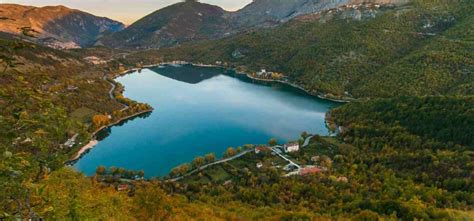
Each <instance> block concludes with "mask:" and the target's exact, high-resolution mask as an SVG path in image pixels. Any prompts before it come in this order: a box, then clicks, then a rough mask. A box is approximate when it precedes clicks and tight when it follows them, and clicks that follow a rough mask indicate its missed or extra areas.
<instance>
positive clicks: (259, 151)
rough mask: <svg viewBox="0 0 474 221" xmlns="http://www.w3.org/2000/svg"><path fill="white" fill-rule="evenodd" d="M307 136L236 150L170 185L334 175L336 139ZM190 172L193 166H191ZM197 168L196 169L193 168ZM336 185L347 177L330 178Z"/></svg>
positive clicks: (185, 174)
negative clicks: (251, 176) (248, 177)
mask: <svg viewBox="0 0 474 221" xmlns="http://www.w3.org/2000/svg"><path fill="white" fill-rule="evenodd" d="M303 135H305V136H304V137H302V138H301V139H299V141H296V142H288V143H286V144H283V145H279V144H277V143H276V140H274V139H272V140H270V141H269V143H268V144H267V145H257V146H248V145H247V146H246V147H242V149H241V148H237V150H238V151H237V152H236V153H235V155H234V156H228V158H223V159H222V160H219V161H215V162H213V163H211V164H210V165H202V166H199V167H197V168H194V169H193V170H191V171H188V172H186V173H182V174H180V175H178V177H174V178H172V179H168V180H166V181H168V182H180V183H185V184H192V183H208V182H213V183H223V184H230V183H232V182H233V180H235V179H236V178H237V177H240V176H242V174H248V173H251V174H254V175H255V176H267V175H268V174H269V173H270V174H279V175H278V176H280V177H282V178H290V177H295V176H297V177H304V176H312V175H316V176H318V175H322V176H324V175H327V174H331V170H332V168H333V159H331V157H329V156H330V155H332V154H333V148H336V145H337V141H336V139H335V138H333V137H320V136H317V135H315V136H312V135H307V134H303ZM190 167H191V168H192V167H193V166H190ZM194 167H195V166H194ZM331 178H332V179H333V180H335V181H336V182H344V183H346V182H348V178H347V177H345V176H331Z"/></svg>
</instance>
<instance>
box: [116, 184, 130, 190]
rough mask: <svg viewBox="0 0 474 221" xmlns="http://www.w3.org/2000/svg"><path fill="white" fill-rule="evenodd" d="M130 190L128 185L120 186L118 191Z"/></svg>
mask: <svg viewBox="0 0 474 221" xmlns="http://www.w3.org/2000/svg"><path fill="white" fill-rule="evenodd" d="M128 188H129V186H128V184H119V185H118V186H117V191H126V190H128Z"/></svg>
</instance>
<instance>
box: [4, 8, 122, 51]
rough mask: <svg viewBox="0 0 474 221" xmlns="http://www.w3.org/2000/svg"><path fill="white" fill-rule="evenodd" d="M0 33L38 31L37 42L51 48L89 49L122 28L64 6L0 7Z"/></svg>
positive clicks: (106, 19) (114, 22)
mask: <svg viewBox="0 0 474 221" xmlns="http://www.w3.org/2000/svg"><path fill="white" fill-rule="evenodd" d="M0 17H2V18H3V19H0V31H3V32H8V33H14V34H18V33H19V29H18V28H19V27H31V28H33V29H34V30H35V31H38V32H39V34H38V41H39V42H40V43H43V44H45V45H48V46H51V47H55V48H75V47H88V46H92V45H93V44H94V43H95V42H96V40H97V39H98V38H100V37H101V36H103V35H104V34H107V33H113V32H117V31H121V30H123V29H124V28H125V25H124V24H122V23H120V22H117V21H114V20H111V19H108V18H103V17H97V16H94V15H91V14H89V13H86V12H82V11H79V10H75V9H70V8H67V7H64V6H47V7H41V8H39V7H33V6H23V5H16V4H0Z"/></svg>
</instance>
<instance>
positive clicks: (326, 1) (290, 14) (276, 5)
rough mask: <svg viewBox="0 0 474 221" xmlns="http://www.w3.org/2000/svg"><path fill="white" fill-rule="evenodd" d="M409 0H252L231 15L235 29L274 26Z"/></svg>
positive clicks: (402, 2)
mask: <svg viewBox="0 0 474 221" xmlns="http://www.w3.org/2000/svg"><path fill="white" fill-rule="evenodd" d="M408 1H409V0H254V1H253V2H252V3H250V4H249V5H247V6H245V7H244V8H243V9H241V10H239V11H237V12H236V13H234V14H233V15H232V20H233V22H234V24H235V25H237V27H247V28H248V27H253V26H266V25H274V24H278V23H281V22H286V21H289V20H290V19H293V18H295V17H297V16H300V15H306V14H311V13H317V12H321V11H324V10H328V9H331V8H337V7H339V6H342V5H347V4H362V3H377V4H404V3H407V2H408Z"/></svg>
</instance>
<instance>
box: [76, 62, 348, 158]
mask: <svg viewBox="0 0 474 221" xmlns="http://www.w3.org/2000/svg"><path fill="white" fill-rule="evenodd" d="M163 65H193V66H196V67H211V68H225V69H228V68H226V67H224V66H222V65H211V64H201V63H192V62H162V63H158V64H150V65H143V66H142V67H141V68H131V69H127V70H124V71H122V72H118V73H117V74H115V75H114V76H113V80H114V79H115V78H117V77H120V76H124V75H127V74H132V73H134V72H138V71H141V70H142V69H144V68H153V67H159V66H163ZM228 70H232V71H235V73H236V74H238V75H244V76H246V77H248V78H249V79H252V80H255V81H260V82H275V83H281V84H284V85H288V86H290V87H293V88H296V89H299V90H302V91H304V92H305V93H307V94H308V95H310V96H314V97H317V98H319V99H323V100H329V101H333V102H338V103H348V102H351V101H350V100H344V99H334V98H328V97H327V96H325V95H321V94H314V93H311V92H310V91H309V90H307V89H305V88H303V87H301V86H300V85H297V84H295V83H291V82H288V81H282V80H275V79H264V78H257V77H254V76H252V75H251V74H250V73H246V72H238V71H236V70H235V69H228ZM109 82H110V81H109ZM111 83H112V82H111ZM113 84H115V83H113ZM117 102H118V101H117ZM119 103H120V102H119ZM152 111H153V108H152V109H149V110H144V111H140V112H138V113H135V114H132V115H129V116H125V117H122V118H120V119H118V120H117V121H115V122H112V123H110V124H108V125H105V126H102V127H100V128H99V129H97V130H95V131H94V132H93V133H92V134H91V140H90V141H89V143H88V144H87V145H85V146H83V147H81V148H80V149H79V150H78V151H77V152H76V155H75V156H74V157H73V158H71V159H70V160H69V161H68V163H70V162H74V161H77V160H79V159H80V158H81V157H82V156H83V155H84V154H86V153H87V152H88V151H89V150H91V149H93V148H94V146H96V145H97V144H98V141H97V140H96V136H97V134H98V133H99V132H100V131H102V130H104V129H106V128H110V127H113V126H115V125H117V124H120V123H122V122H123V121H126V120H129V119H131V118H134V117H137V116H139V115H142V114H146V113H150V112H152Z"/></svg>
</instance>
